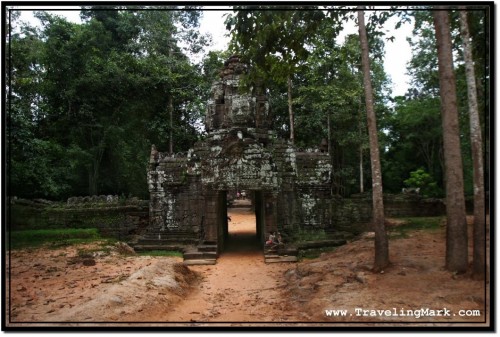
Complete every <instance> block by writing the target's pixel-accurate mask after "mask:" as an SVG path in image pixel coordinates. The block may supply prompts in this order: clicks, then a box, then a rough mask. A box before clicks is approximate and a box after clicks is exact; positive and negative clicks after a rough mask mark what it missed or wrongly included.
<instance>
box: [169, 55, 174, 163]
mask: <svg viewBox="0 0 500 337" xmlns="http://www.w3.org/2000/svg"><path fill="white" fill-rule="evenodd" d="M168 57H169V59H172V46H171V47H170V48H169V50H168ZM173 94H174V92H173V90H172V88H170V92H169V94H168V118H169V122H170V130H169V135H168V138H169V143H168V151H169V153H170V155H173V154H174V98H173Z"/></svg>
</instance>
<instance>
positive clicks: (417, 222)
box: [389, 216, 443, 238]
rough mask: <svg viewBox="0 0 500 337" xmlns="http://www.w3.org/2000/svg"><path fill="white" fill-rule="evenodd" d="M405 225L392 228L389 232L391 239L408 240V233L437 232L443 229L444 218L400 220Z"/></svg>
mask: <svg viewBox="0 0 500 337" xmlns="http://www.w3.org/2000/svg"><path fill="white" fill-rule="evenodd" d="M400 220H403V224H402V225H399V226H395V227H392V228H391V229H390V232H389V237H391V238H406V237H408V232H412V231H416V230H429V231H436V230H438V229H439V228H440V227H441V223H442V222H443V217H441V216H439V217H418V218H400Z"/></svg>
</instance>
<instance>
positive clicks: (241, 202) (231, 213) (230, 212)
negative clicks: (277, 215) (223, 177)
mask: <svg viewBox="0 0 500 337" xmlns="http://www.w3.org/2000/svg"><path fill="white" fill-rule="evenodd" d="M261 194H262V193H261V192H260V191H255V192H251V195H249V196H247V198H241V199H236V200H234V201H233V203H232V205H231V207H228V208H227V210H226V211H227V213H226V218H227V221H226V222H225V223H224V224H223V228H222V230H223V232H224V244H223V247H224V248H223V252H226V253H227V252H250V251H262V247H263V236H262V232H263V230H262V228H263V225H264V220H263V217H262V214H263V212H262V196H261ZM226 197H227V196H226Z"/></svg>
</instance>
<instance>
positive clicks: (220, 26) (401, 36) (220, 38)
mask: <svg viewBox="0 0 500 337" xmlns="http://www.w3.org/2000/svg"><path fill="white" fill-rule="evenodd" d="M73 7H74V8H76V9H74V10H57V11H54V12H53V13H55V14H58V15H61V16H64V17H66V18H67V20H68V21H72V22H80V16H79V9H78V7H75V6H73ZM22 8H23V7H20V9H22ZM30 8H33V7H30ZM40 8H45V7H42V6H41V7H40ZM47 8H51V9H52V8H55V7H47ZM59 8H61V6H59ZM205 8H206V9H207V10H205V11H204V12H203V17H202V19H201V21H200V31H201V32H203V33H210V34H211V35H212V37H213V41H212V45H211V46H209V47H208V48H207V49H206V50H207V51H209V50H225V49H226V48H227V46H228V44H229V37H227V36H226V35H227V33H228V32H227V31H226V29H225V25H224V15H226V14H228V13H232V11H231V10H229V8H230V7H229V6H219V7H209V6H207V7H205ZM21 19H22V20H27V21H30V22H32V23H33V24H36V23H38V20H37V19H35V18H34V17H33V14H32V12H31V11H29V10H26V11H23V12H22V14H21ZM395 24H396V19H395V18H393V19H390V20H389V22H388V23H387V24H386V25H385V27H386V30H387V31H388V32H390V33H389V34H391V35H393V36H394V37H395V39H394V41H392V42H391V41H387V42H386V54H385V60H384V67H385V70H386V72H387V73H388V74H389V76H390V77H391V79H392V82H393V85H392V94H393V96H401V95H404V94H405V93H406V90H407V89H408V81H409V77H408V76H407V75H406V63H407V62H408V61H409V59H410V57H411V49H410V45H409V44H408V42H407V41H406V38H407V37H408V36H410V35H411V30H412V28H413V25H412V24H403V25H401V27H400V28H399V29H394V26H395ZM355 33H357V27H356V25H355V24H354V23H352V22H348V23H347V24H346V25H345V26H344V32H343V33H341V35H340V36H339V38H338V39H337V41H338V42H342V41H343V40H344V39H345V37H346V36H347V34H355Z"/></svg>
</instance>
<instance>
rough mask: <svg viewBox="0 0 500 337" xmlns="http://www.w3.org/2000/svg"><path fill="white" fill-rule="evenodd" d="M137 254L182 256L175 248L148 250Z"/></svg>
mask: <svg viewBox="0 0 500 337" xmlns="http://www.w3.org/2000/svg"><path fill="white" fill-rule="evenodd" d="M137 255H140V256H175V257H182V256H183V255H182V252H179V251H176V250H148V251H144V252H138V253H137Z"/></svg>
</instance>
